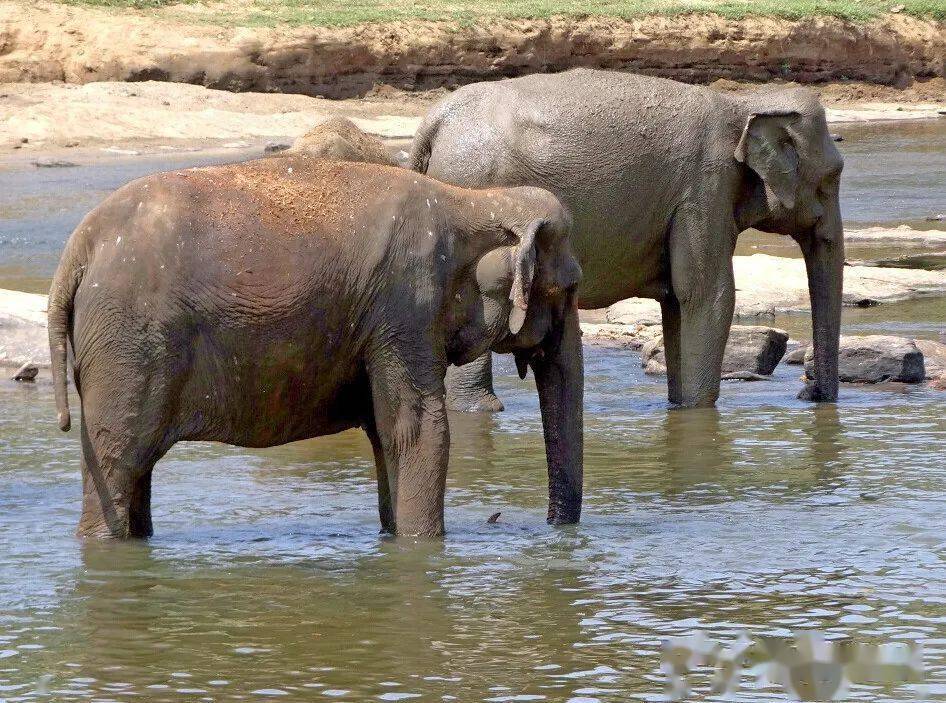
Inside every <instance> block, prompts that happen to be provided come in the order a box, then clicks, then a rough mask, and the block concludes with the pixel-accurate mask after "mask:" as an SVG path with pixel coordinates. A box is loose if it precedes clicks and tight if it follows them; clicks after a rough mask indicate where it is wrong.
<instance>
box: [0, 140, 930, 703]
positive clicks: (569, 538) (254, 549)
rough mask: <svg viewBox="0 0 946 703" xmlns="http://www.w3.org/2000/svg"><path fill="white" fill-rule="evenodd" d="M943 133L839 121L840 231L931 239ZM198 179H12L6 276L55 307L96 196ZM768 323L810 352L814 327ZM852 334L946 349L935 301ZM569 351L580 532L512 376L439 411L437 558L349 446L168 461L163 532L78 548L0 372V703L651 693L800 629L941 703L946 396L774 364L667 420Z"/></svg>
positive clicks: (351, 437) (647, 395)
mask: <svg viewBox="0 0 946 703" xmlns="http://www.w3.org/2000/svg"><path fill="white" fill-rule="evenodd" d="M929 129H932V130H933V132H932V133H931V134H932V136H930V134H928V133H927V132H926V131H924V130H929ZM858 130H860V131H858ZM898 130H899V131H898ZM937 130H939V131H937ZM839 131H840V130H839ZM944 137H946V129H944V128H943V126H941V125H934V126H929V125H928V126H926V127H922V126H920V127H917V126H914V125H907V126H903V127H902V129H901V128H900V127H898V128H897V129H890V128H888V129H887V130H886V131H880V132H878V131H875V130H874V128H866V129H865V128H856V129H855V128H851V129H849V130H846V141H845V142H842V146H843V147H844V149H845V155H846V157H847V159H848V170H847V172H846V174H852V173H853V174H854V175H853V176H851V175H846V176H845V178H846V187H847V191H846V192H847V194H846V196H845V197H846V200H845V208H846V214H847V217H848V221H849V222H851V221H853V222H855V223H858V226H860V225H865V226H866V225H868V224H876V223H879V222H888V221H890V222H897V223H899V222H903V221H911V222H913V221H914V220H915V221H916V222H915V224H917V226H920V225H919V224H918V223H919V221H920V219H919V218H922V217H923V216H924V215H926V214H927V210H929V209H930V208H931V207H934V206H935V202H936V198H939V197H940V196H941V195H942V192H943V190H942V189H940V190H937V188H938V186H937V184H940V185H942V183H943V180H942V179H943V178H944V174H946V166H944V160H946V144H944V142H946V138H944ZM925 144H931V145H932V148H926V147H925V146H924V145H925ZM937 145H938V146H937ZM911 149H912V150H913V151H911ZM923 149H926V150H925V151H923ZM917 150H920V151H917ZM901 152H902V154H901ZM920 153H922V154H923V156H922V157H920V156H918V154H920ZM878 154H880V156H878ZM911 154H912V156H911ZM901 157H902V158H901ZM891 159H892V160H891ZM193 161H194V160H193V159H188V158H187V157H182V158H181V159H179V160H176V161H173V162H172V161H168V160H160V161H159V160H145V161H142V160H137V161H123V160H115V161H111V162H110V163H109V165H108V166H107V167H103V166H102V165H88V166H80V167H78V168H73V169H62V170H58V169H57V170H53V169H49V170H46V169H32V170H31V169H29V168H23V167H17V168H10V169H7V170H6V171H0V287H14V288H20V289H26V290H36V291H41V290H43V289H44V288H45V287H46V286H47V285H48V278H49V276H50V275H51V272H52V270H53V269H54V267H55V263H56V259H57V258H58V252H59V248H60V247H61V245H62V242H63V241H64V240H65V237H66V236H67V235H68V232H69V229H70V228H71V227H72V226H73V225H74V224H75V222H77V221H78V219H79V218H80V217H81V215H82V214H83V213H84V212H85V211H86V210H88V209H89V208H90V207H92V206H93V205H94V204H95V203H96V202H97V201H98V200H99V199H100V198H101V197H102V196H103V195H104V194H105V193H106V192H108V191H109V190H111V189H112V188H114V187H115V186H117V185H119V184H120V183H122V182H124V181H126V180H128V179H129V178H132V177H134V176H136V175H140V174H141V173H145V172H148V171H151V170H158V169H161V168H171V167H177V166H183V165H188V164H190V163H193ZM910 164H912V173H911V172H910V169H908V168H907V166H908V165H910ZM858 174H861V175H858ZM884 179H887V180H884ZM871 189H873V191H872V190H871ZM871 192H873V193H874V194H875V195H876V196H877V199H876V200H872V199H871ZM50 193H54V194H55V195H54V196H53V197H50ZM934 209H935V207H934ZM941 209H942V208H941ZM885 218H886V219H885ZM788 244H790V243H786V242H785V241H784V240H780V239H778V238H774V237H771V236H769V237H766V238H764V241H763V238H761V237H760V238H759V239H753V237H752V236H747V237H744V238H743V239H742V240H741V242H740V247H745V248H746V251H745V253H750V252H751V251H752V249H751V248H752V247H753V246H756V245H764V246H767V247H769V246H770V247H775V248H776V250H779V248H781V250H780V251H779V253H781V252H785V253H787V252H788V251H789V247H788V246H787V245H788ZM790 246H791V247H794V245H793V244H791V245H790ZM769 253H776V252H775V251H770V252H769ZM884 255H887V254H884ZM894 255H896V252H895V254H894ZM776 324H779V325H780V326H784V327H787V328H789V329H790V331H791V332H792V333H793V336H796V337H799V338H807V337H808V336H809V335H810V332H809V324H810V323H809V321H808V319H807V317H806V316H784V318H780V319H778V320H776ZM844 326H845V332H858V333H867V332H887V333H894V334H907V335H910V336H927V337H937V336H939V335H940V334H942V332H943V330H944V328H946V308H944V304H943V300H942V299H931V300H920V301H913V302H910V303H903V304H898V305H888V306H882V307H878V308H872V309H867V310H846V311H845V318H844ZM586 354H587V357H586V361H587V365H586V366H587V371H586V378H587V382H586V386H587V391H586V401H587V402H586V440H585V444H586V500H585V512H584V518H583V521H582V524H581V525H580V526H577V527H570V528H561V529H553V528H550V527H548V526H546V525H545V522H544V512H545V500H546V490H545V487H544V486H545V476H544V462H545V459H544V450H543V447H542V442H541V425H540V421H539V416H538V409H537V402H536V400H535V397H534V389H533V388H532V386H531V383H530V382H529V381H525V382H521V381H519V380H518V378H517V377H516V376H515V374H514V371H513V369H512V368H511V366H510V365H509V364H508V362H505V361H504V362H503V363H502V364H501V365H500V371H501V374H500V378H499V381H498V386H499V388H500V393H501V395H502V396H503V399H504V400H505V402H506V405H507V411H506V412H505V413H502V414H500V415H496V416H466V415H454V416H452V417H451V428H452V435H453V448H452V456H451V465H450V474H449V482H448V493H447V521H448V524H447V527H448V530H449V534H448V535H447V537H446V538H445V539H444V540H443V542H433V543H415V542H413V541H411V540H392V539H388V538H382V537H380V536H379V535H378V523H377V516H376V508H375V501H376V497H375V487H374V478H373V467H372V463H371V460H370V455H371V452H370V449H369V447H368V443H367V441H366V440H365V439H364V437H363V436H362V435H361V434H359V433H357V432H348V433H344V434H341V435H338V436H335V437H327V438H321V439H318V440H313V441H310V442H302V443H298V444H294V445H289V446H286V447H281V448H276V449H272V450H267V451H250V450H245V449H240V448H236V447H228V446H222V445H210V444H181V445H178V446H177V447H176V448H175V449H174V450H173V451H172V452H171V453H170V454H169V455H168V456H167V457H166V458H165V459H164V460H163V461H162V462H161V463H160V464H159V465H158V468H157V470H156V473H155V480H154V499H153V502H154V520H155V537H154V538H153V539H151V540H149V541H147V542H137V543H111V544H105V543H83V542H80V541H78V540H76V539H75V538H74V537H73V536H72V533H73V529H74V527H75V524H76V521H77V519H78V511H79V499H80V478H79V472H78V457H79V447H78V443H77V439H76V436H75V433H71V434H62V433H60V432H58V430H56V428H55V423H54V410H53V400H52V392H51V388H50V386H49V385H48V383H40V384H37V385H36V386H35V387H24V386H19V385H16V384H13V383H11V382H6V381H0V701H19V700H32V699H42V700H57V701H60V700H61V701H68V700H96V701H106V700H113V701H123V702H124V701H134V700H142V701H190V700H193V701H202V700H212V701H230V700H247V701H262V700H270V699H280V700H291V701H317V700H333V699H335V700H343V701H346V700H347V701H365V700H384V701H397V700H409V699H415V698H416V699H417V700H421V701H431V700H458V701H541V700H546V701H572V703H594V702H595V701H602V702H605V701H607V702H611V701H614V702H617V701H627V700H629V699H643V700H657V699H659V698H660V696H661V694H662V692H663V686H664V679H663V676H662V675H661V674H660V673H659V672H658V667H659V664H660V646H661V643H662V642H663V641H664V640H665V639H666V638H668V637H674V636H678V635H687V634H690V633H692V632H695V631H703V632H705V633H706V634H707V635H708V636H710V637H711V638H713V639H716V640H719V641H721V642H730V641H732V640H733V639H734V638H735V637H736V636H737V635H738V633H740V632H741V631H743V630H745V631H748V632H750V633H754V634H774V635H786V636H787V635H789V634H790V633H792V632H797V631H802V630H810V629H817V630H822V631H825V632H826V633H828V634H829V636H831V637H853V638H855V639H858V640H861V641H868V642H894V641H920V642H921V643H922V644H923V646H924V648H925V654H924V661H925V666H926V670H927V684H926V685H925V687H923V688H918V687H915V686H901V687H895V688H886V689H880V688H871V687H867V686H859V687H855V688H854V689H853V690H852V693H851V696H850V698H851V699H852V700H864V701H906V700H917V699H922V700H946V534H944V529H943V528H944V521H946V518H944V515H946V459H944V457H946V417H944V412H943V410H944V408H946V404H944V403H946V401H944V398H946V395H944V394H942V393H937V392H935V391H931V390H927V389H925V388H919V387H911V388H888V389H878V388H853V387H845V388H843V389H842V398H841V402H840V403H839V404H838V405H837V406H823V407H815V406H812V405H809V404H805V403H801V402H799V401H797V400H795V393H796V392H797V390H798V388H799V386H800V382H799V381H798V378H797V377H798V375H799V373H800V369H799V367H796V366H780V367H779V368H778V370H777V371H776V375H775V379H774V380H773V381H770V382H760V383H751V384H742V383H730V384H724V387H723V394H722V398H721V400H720V402H719V406H718V408H717V409H716V410H705V411H668V410H667V408H666V406H665V403H664V400H663V398H664V396H665V389H664V385H663V381H662V380H661V379H653V378H649V377H645V376H644V375H643V374H642V373H641V372H640V368H639V361H638V358H637V357H636V356H635V355H631V354H628V353H626V352H622V351H617V350H607V349H593V348H588V349H587V350H586ZM495 512H501V513H502V515H501V517H500V519H499V522H498V523H497V524H495V525H490V524H487V523H486V519H487V517H488V516H489V515H491V514H492V513H495ZM746 681H747V683H748V681H749V680H748V679H746ZM708 682H709V677H708V676H707V675H706V672H704V673H703V675H701V676H698V677H697V678H696V679H695V680H694V683H695V684H697V688H698V690H697V694H698V696H697V697H700V696H702V697H704V698H705V697H706V696H705V695H704V694H702V693H700V691H704V692H705V689H706V686H707V685H708ZM701 686H702V689H701V688H700V687H701ZM784 698H785V697H784V695H783V694H781V693H780V692H779V690H778V689H776V688H767V689H764V690H752V689H749V688H746V689H744V691H743V693H742V694H741V695H740V696H739V697H738V699H739V700H747V701H757V700H772V699H775V700H784Z"/></svg>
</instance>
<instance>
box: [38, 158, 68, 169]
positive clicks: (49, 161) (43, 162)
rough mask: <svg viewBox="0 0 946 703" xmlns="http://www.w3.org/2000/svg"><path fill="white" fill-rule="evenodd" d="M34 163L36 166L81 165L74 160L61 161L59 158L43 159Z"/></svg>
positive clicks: (59, 166)
mask: <svg viewBox="0 0 946 703" xmlns="http://www.w3.org/2000/svg"><path fill="white" fill-rule="evenodd" d="M32 164H33V165H34V166H35V167H36V168H72V167H73V166H78V165H79V164H77V163H73V162H72V161H60V160H58V159H41V160H39V161H33V162H32Z"/></svg>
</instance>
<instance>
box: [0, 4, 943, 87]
mask: <svg viewBox="0 0 946 703" xmlns="http://www.w3.org/2000/svg"><path fill="white" fill-rule="evenodd" d="M574 66H592V67H601V68H609V69H621V70H633V71H637V72H641V73H648V74H652V75H660V76H665V77H670V78H675V79H678V80H684V81H688V82H709V81H712V80H716V79H719V78H728V79H734V80H752V81H769V80H774V79H785V80H795V81H799V82H819V81H829V80H844V79H852V80H860V81H867V82H871V83H881V84H887V85H894V84H900V85H904V84H907V83H909V82H910V81H911V79H913V78H930V77H937V76H938V77H942V76H944V75H946V23H944V22H940V21H934V20H924V19H918V18H915V17H911V16H907V15H903V14H889V15H885V16H882V17H880V18H877V19H874V20H871V21H869V22H865V23H854V22H849V21H845V20H840V19H837V18H833V17H818V18H810V19H804V20H798V21H791V20H784V19H776V18H762V17H757V18H746V19H742V20H729V19H726V18H723V17H720V16H717V15H687V16H676V17H643V18H640V19H628V20H625V19H616V18H602V17H592V18H571V17H558V18H550V19H537V20H520V19H516V20H513V19H508V20H507V19H489V20H488V21H484V23H483V24H473V25H460V24H457V23H453V22H427V21H404V22H394V23H388V24H370V25H361V26H356V27H304V28H303V27H293V28H286V27H283V28H230V27H216V26H208V25H206V24H189V23H185V22H181V21H177V20H173V21H172V20H168V19H164V18H155V17H154V16H149V15H146V14H136V13H131V12H122V13H115V12H104V11H100V10H92V9H85V8H77V7H68V6H62V5H57V4H47V3H29V4H21V3H0V81H7V82H21V81H54V80H61V81H65V82H68V83H86V82H91V81H116V80H119V81H120V80H149V79H150V80H167V81H175V82H186V83H197V84H201V85H205V86H208V87H214V88H223V89H229V90H239V91H249V90H252V91H261V92H267V91H279V92H290V93H304V94H308V95H324V96H327V97H333V98H342V97H354V96H360V95H364V94H366V93H368V92H369V91H371V90H372V89H373V88H374V87H375V86H376V85H378V84H387V85H393V86H396V87H398V88H402V89H408V90H426V89H431V88H437V87H442V86H445V87H454V86H456V85H459V84H462V83H468V82H472V81H479V80H486V79H493V78H501V77H508V76H514V75H520V74H525V73H533V72H539V71H558V70H564V69H567V68H570V67H574Z"/></svg>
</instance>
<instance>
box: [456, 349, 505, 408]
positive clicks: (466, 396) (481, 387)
mask: <svg viewBox="0 0 946 703" xmlns="http://www.w3.org/2000/svg"><path fill="white" fill-rule="evenodd" d="M446 385H447V408H449V409H450V410H456V411H458V412H464V413H476V412H486V413H495V412H499V411H501V410H503V409H504V408H503V403H502V401H501V400H500V399H499V398H497V397H496V391H495V390H493V355H492V352H486V353H485V354H483V355H482V356H480V357H477V358H476V359H474V360H473V361H471V362H470V363H469V364H464V365H463V366H451V367H450V368H448V369H447V380H446Z"/></svg>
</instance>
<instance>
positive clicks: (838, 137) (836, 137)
mask: <svg viewBox="0 0 946 703" xmlns="http://www.w3.org/2000/svg"><path fill="white" fill-rule="evenodd" d="M831 141H832V142H843V141H844V137H842V136H841V135H840V134H832V135H831Z"/></svg>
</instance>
